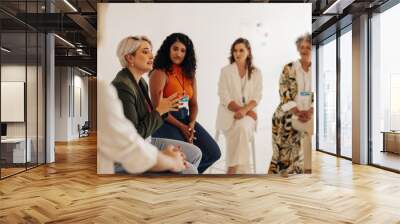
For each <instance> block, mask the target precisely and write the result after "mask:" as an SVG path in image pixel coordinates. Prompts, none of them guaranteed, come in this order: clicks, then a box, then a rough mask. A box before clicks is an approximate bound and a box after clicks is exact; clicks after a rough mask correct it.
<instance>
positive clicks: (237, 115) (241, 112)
mask: <svg viewBox="0 0 400 224" xmlns="http://www.w3.org/2000/svg"><path fill="white" fill-rule="evenodd" d="M246 113H247V111H246V109H245V108H244V107H242V108H240V109H239V110H237V111H236V112H235V114H234V115H233V118H235V119H236V120H240V119H242V118H244V116H246Z"/></svg>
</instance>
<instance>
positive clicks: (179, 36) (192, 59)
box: [153, 33, 196, 79]
mask: <svg viewBox="0 0 400 224" xmlns="http://www.w3.org/2000/svg"><path fill="white" fill-rule="evenodd" d="M177 41H179V42H181V43H182V44H183V45H185V47H186V54H185V58H184V59H183V61H182V63H181V64H180V66H181V67H182V71H183V74H184V75H185V76H186V77H187V78H189V79H193V78H194V76H195V73H196V55H195V53H194V47H193V42H192V40H190V38H189V37H188V36H187V35H185V34H183V33H173V34H171V35H169V36H168V37H167V38H166V39H165V40H164V41H163V43H162V44H161V47H160V49H158V51H157V55H156V57H155V59H154V67H153V69H162V70H165V71H166V72H169V71H171V68H172V61H171V58H170V48H171V46H172V45H173V44H174V43H175V42H177Z"/></svg>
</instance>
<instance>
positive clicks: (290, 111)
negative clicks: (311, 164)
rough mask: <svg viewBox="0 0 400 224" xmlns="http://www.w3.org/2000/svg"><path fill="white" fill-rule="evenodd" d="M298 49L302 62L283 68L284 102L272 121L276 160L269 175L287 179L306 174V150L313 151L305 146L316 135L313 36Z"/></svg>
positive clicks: (300, 42) (304, 38) (303, 39)
mask: <svg viewBox="0 0 400 224" xmlns="http://www.w3.org/2000/svg"><path fill="white" fill-rule="evenodd" d="M296 46H297V50H298V52H299V54H300V59H299V60H297V61H294V62H291V63H289V64H287V65H285V66H284V68H283V72H282V74H281V77H280V81H279V95H280V99H281V102H280V104H279V106H278V108H277V109H276V111H275V113H274V116H273V118H272V147H273V156H272V160H271V164H270V167H269V173H280V174H281V176H283V177H288V174H290V173H303V172H304V162H303V157H304V156H303V155H304V154H303V150H311V148H310V147H311V144H307V145H308V146H307V148H305V147H302V145H301V142H310V141H311V140H310V139H311V135H312V118H313V113H314V109H313V107H312V97H313V96H312V88H311V35H309V34H306V35H303V36H301V37H299V38H298V39H297V40H296ZM309 127H311V128H309ZM302 140H303V141H302ZM304 140H307V141H304Z"/></svg>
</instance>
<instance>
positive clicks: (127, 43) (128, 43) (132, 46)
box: [117, 36, 151, 68]
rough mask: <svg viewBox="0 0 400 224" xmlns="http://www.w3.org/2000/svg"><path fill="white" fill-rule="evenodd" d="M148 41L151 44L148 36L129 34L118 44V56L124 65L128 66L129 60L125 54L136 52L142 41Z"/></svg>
mask: <svg viewBox="0 0 400 224" xmlns="http://www.w3.org/2000/svg"><path fill="white" fill-rule="evenodd" d="M142 41H146V42H148V43H149V44H150V45H151V41H150V39H149V38H147V37H146V36H129V37H125V38H124V39H122V40H121V42H119V44H118V48H117V56H118V59H119V62H120V63H121V66H122V67H124V68H125V67H127V62H126V60H125V55H127V54H134V53H135V52H136V50H137V49H138V48H139V46H140V43H141V42H142Z"/></svg>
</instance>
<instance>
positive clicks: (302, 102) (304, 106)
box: [282, 60, 312, 111]
mask: <svg viewBox="0 0 400 224" xmlns="http://www.w3.org/2000/svg"><path fill="white" fill-rule="evenodd" d="M293 66H294V69H295V71H296V82H297V95H296V98H295V100H294V101H290V102H287V103H285V104H284V105H282V110H283V111H289V110H291V109H292V108H294V107H298V108H299V109H300V110H308V109H309V108H310V107H311V106H312V101H311V98H312V95H311V96H308V97H303V96H302V94H301V93H302V92H309V93H311V92H312V80H311V78H312V77H311V68H309V69H308V71H307V72H306V71H304V69H303V67H302V66H301V63H300V60H297V61H295V62H294V63H293Z"/></svg>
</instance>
